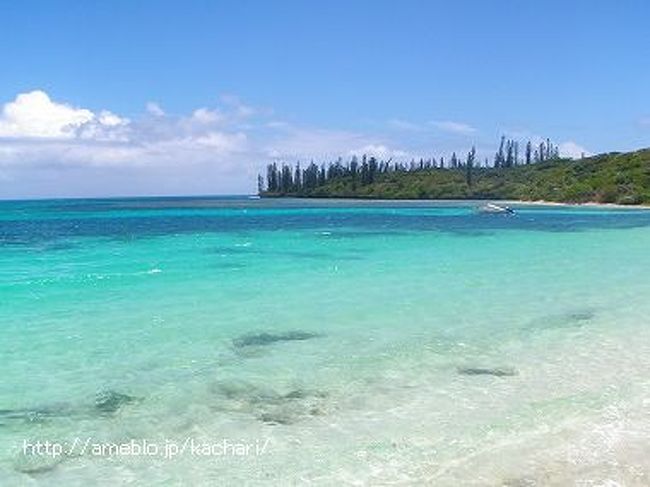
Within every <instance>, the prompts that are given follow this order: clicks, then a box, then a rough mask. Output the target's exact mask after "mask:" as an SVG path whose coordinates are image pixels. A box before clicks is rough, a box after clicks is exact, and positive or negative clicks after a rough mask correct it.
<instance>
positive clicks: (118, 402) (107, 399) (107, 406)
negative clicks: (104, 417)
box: [95, 389, 137, 414]
mask: <svg viewBox="0 0 650 487" xmlns="http://www.w3.org/2000/svg"><path fill="white" fill-rule="evenodd" d="M135 401H137V398H135V397H133V396H129V395H128V394H122V393H121V392H116V391H113V390H110V389H109V390H106V391H102V392H100V393H99V394H97V397H95V409H96V410H97V411H99V412H100V413H104V414H111V413H115V412H117V411H118V410H119V409H120V408H121V407H122V406H124V405H125V404H130V403H132V402H135Z"/></svg>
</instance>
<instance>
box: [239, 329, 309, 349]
mask: <svg viewBox="0 0 650 487" xmlns="http://www.w3.org/2000/svg"><path fill="white" fill-rule="evenodd" d="M320 336H322V335H321V334H320V333H312V332H308V331H301V330H294V331H286V332H282V333H267V332H262V333H249V334H246V335H242V336H240V337H238V338H235V339H234V340H233V345H234V346H235V348H245V347H264V346H268V345H273V344H275V343H279V342H295V341H304V340H311V339H312V338H318V337H320Z"/></svg>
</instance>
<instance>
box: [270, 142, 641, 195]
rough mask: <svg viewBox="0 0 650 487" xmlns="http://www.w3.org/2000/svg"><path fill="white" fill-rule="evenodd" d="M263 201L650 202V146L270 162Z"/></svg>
mask: <svg viewBox="0 0 650 487" xmlns="http://www.w3.org/2000/svg"><path fill="white" fill-rule="evenodd" d="M258 190H259V194H260V196H262V197H283V196H287V197H313V198H376V199H384V198H385V199H494V200H496V199H509V200H524V201H538V200H545V201H552V202H566V203H586V202H596V203H617V204H631V205H633V204H650V149H643V150H639V151H635V152H628V153H618V152H612V153H607V154H600V155H596V156H590V157H584V156H583V157H582V158H580V159H566V158H561V157H560V153H559V150H558V147H557V146H556V145H555V144H553V143H552V142H551V141H550V140H548V139H547V140H545V141H543V142H541V143H539V144H532V143H531V142H527V143H525V144H520V143H519V142H517V141H515V140H510V139H506V138H505V137H504V138H502V139H501V142H500V144H499V149H498V150H497V151H496V153H495V154H494V156H493V157H492V158H491V159H487V158H484V159H483V160H479V159H478V158H477V154H476V150H475V148H473V147H472V148H471V149H470V150H469V151H468V152H467V153H466V154H463V155H458V154H456V153H452V154H451V156H450V157H449V158H444V157H441V158H439V159H436V158H428V159H419V160H412V161H410V162H409V163H404V162H393V161H392V160H390V159H389V160H380V159H378V158H376V157H373V156H362V157H360V158H357V157H352V158H351V159H349V160H347V161H343V160H342V159H338V160H336V161H333V162H330V163H326V164H320V165H319V164H315V163H313V162H312V163H310V164H308V165H307V166H304V167H303V166H302V165H301V164H300V163H296V164H292V165H290V164H283V163H281V164H278V163H272V164H269V165H268V166H267V168H266V175H265V176H262V175H260V176H259V177H258Z"/></svg>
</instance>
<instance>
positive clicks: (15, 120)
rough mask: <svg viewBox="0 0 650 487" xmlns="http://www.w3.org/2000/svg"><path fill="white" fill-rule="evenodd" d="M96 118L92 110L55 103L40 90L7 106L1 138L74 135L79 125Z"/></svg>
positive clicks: (1, 118) (2, 121) (0, 127)
mask: <svg viewBox="0 0 650 487" xmlns="http://www.w3.org/2000/svg"><path fill="white" fill-rule="evenodd" d="M94 119H96V116H95V114H94V113H93V112H91V111H90V110H87V109H84V108H75V107H72V106H70V105H67V104H64V103H55V102H53V101H52V100H51V99H50V97H49V96H48V95H47V93H45V92H43V91H40V90H36V91H31V92H29V93H22V94H20V95H18V96H17V97H16V99H15V100H13V101H11V102H9V103H6V104H5V105H4V107H3V108H2V116H1V117H0V137H47V138H72V137H74V133H75V130H76V129H77V128H79V127H81V126H82V125H83V124H85V123H88V122H90V121H92V120H94Z"/></svg>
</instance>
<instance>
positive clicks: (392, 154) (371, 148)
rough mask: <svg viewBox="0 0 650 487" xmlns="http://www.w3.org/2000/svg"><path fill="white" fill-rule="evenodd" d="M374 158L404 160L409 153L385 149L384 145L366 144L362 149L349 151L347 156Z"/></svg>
mask: <svg viewBox="0 0 650 487" xmlns="http://www.w3.org/2000/svg"><path fill="white" fill-rule="evenodd" d="M363 154H365V155H367V156H374V157H377V158H379V159H390V158H396V159H404V158H407V157H410V156H409V153H408V152H406V151H403V150H396V149H391V148H389V147H387V146H386V145H384V144H367V145H364V146H363V147H359V148H357V149H354V150H351V151H349V152H348V155H349V156H360V155H363Z"/></svg>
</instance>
